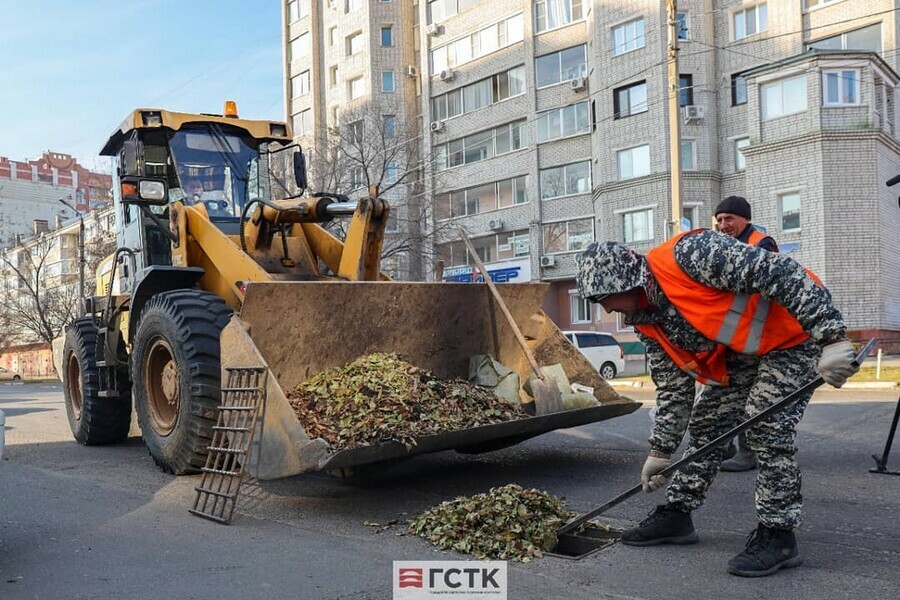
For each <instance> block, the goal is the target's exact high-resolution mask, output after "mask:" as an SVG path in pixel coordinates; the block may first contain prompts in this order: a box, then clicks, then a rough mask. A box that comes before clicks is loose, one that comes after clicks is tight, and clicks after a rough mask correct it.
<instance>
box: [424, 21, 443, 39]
mask: <svg viewBox="0 0 900 600" xmlns="http://www.w3.org/2000/svg"><path fill="white" fill-rule="evenodd" d="M425 34H426V35H430V36H436V35H441V26H440V25H438V24H437V23H432V24H431V25H426V26H425Z"/></svg>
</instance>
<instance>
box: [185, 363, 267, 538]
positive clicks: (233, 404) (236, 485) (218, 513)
mask: <svg viewBox="0 0 900 600" xmlns="http://www.w3.org/2000/svg"><path fill="white" fill-rule="evenodd" d="M226 371H227V372H228V385H227V387H224V388H222V404H221V405H220V406H219V418H218V421H217V423H216V425H215V427H213V438H212V443H211V444H210V446H209V448H208V450H209V453H208V454H207V455H206V466H204V467H203V469H202V473H203V475H202V479H201V480H200V485H198V486H197V487H195V488H194V489H195V490H196V491H197V496H196V497H195V498H194V506H193V508H191V509H189V510H190V512H191V513H192V514H195V515H197V516H198V517H203V518H204V519H210V520H212V521H216V522H218V523H225V524H226V525H227V524H228V523H230V522H231V517H232V515H233V514H234V507H235V503H236V502H237V497H238V492H239V491H240V489H241V482H242V481H243V479H244V472H245V471H244V464H245V463H246V458H247V456H248V453H249V449H250V444H252V443H253V432H254V430H255V429H256V419H257V416H258V415H259V407H260V405H261V404H263V402H264V401H265V395H266V375H267V371H266V369H264V368H262V367H229V368H227V369H226Z"/></svg>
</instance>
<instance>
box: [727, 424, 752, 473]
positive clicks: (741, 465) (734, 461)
mask: <svg viewBox="0 0 900 600" xmlns="http://www.w3.org/2000/svg"><path fill="white" fill-rule="evenodd" d="M726 458H727V459H728V460H725V461H723V462H722V466H721V467H720V468H721V470H722V471H726V472H732V473H740V472H742V471H751V470H753V469H755V468H756V452H754V451H753V450H751V449H750V446H749V445H747V437H746V434H743V433H742V434H740V435H739V436H738V439H737V452H736V453H735V454H734V456H730V457H728V456H726Z"/></svg>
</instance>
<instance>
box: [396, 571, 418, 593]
mask: <svg viewBox="0 0 900 600" xmlns="http://www.w3.org/2000/svg"><path fill="white" fill-rule="evenodd" d="M400 587H402V588H408V587H412V588H421V587H422V569H400Z"/></svg>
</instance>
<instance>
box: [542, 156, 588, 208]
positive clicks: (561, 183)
mask: <svg viewBox="0 0 900 600" xmlns="http://www.w3.org/2000/svg"><path fill="white" fill-rule="evenodd" d="M590 191H591V162H590V161H584V162H579V163H573V164H570V165H563V166H561V167H553V168H550V169H541V200H549V199H551V198H562V197H563V196H574V195H577V194H587V193H588V192H590Z"/></svg>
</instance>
